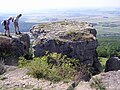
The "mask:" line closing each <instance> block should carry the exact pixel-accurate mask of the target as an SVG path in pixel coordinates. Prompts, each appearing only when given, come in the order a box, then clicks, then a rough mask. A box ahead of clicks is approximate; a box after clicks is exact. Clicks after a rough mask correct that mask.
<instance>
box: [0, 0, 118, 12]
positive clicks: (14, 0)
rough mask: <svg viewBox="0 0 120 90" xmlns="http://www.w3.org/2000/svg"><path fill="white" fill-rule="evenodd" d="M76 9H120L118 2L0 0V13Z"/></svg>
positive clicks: (99, 0) (100, 0)
mask: <svg viewBox="0 0 120 90" xmlns="http://www.w3.org/2000/svg"><path fill="white" fill-rule="evenodd" d="M76 7H85V8H87V7H120V0H0V12H3V11H4V12H26V11H34V10H38V9H59V8H76Z"/></svg>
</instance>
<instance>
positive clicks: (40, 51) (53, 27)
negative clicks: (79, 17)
mask: <svg viewBox="0 0 120 90" xmlns="http://www.w3.org/2000/svg"><path fill="white" fill-rule="evenodd" d="M30 32H31V33H32V34H33V36H34V37H35V38H36V39H35V41H34V42H33V49H34V56H35V57H39V56H42V55H44V54H45V53H46V51H49V52H57V53H62V54H64V55H67V56H68V57H70V58H75V59H79V60H80V62H81V63H83V64H85V65H87V66H89V67H91V69H92V70H93V73H94V74H96V73H99V72H100V71H101V65H100V63H99V62H98V59H97V52H96V48H97V45H98V42H97V39H96V34H97V32H96V30H95V29H94V28H92V27H90V26H89V24H88V23H86V22H76V21H60V22H53V23H48V24H40V25H36V26H33V28H32V29H31V30H30Z"/></svg>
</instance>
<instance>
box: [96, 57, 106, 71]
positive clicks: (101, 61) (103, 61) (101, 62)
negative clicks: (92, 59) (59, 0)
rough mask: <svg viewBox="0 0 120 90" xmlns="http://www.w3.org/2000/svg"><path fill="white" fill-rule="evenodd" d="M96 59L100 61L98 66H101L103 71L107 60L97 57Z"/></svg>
mask: <svg viewBox="0 0 120 90" xmlns="http://www.w3.org/2000/svg"><path fill="white" fill-rule="evenodd" d="M98 59H99V61H100V64H101V65H102V71H104V70H105V65H106V61H107V60H108V58H104V57H99V58H98Z"/></svg>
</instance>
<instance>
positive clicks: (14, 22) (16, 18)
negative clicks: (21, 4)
mask: <svg viewBox="0 0 120 90" xmlns="http://www.w3.org/2000/svg"><path fill="white" fill-rule="evenodd" d="M21 16H22V14H19V15H17V16H16V17H15V18H13V19H12V22H13V24H14V31H15V34H17V35H18V34H21V32H20V30H19V25H18V21H19V18H20V17H21ZM17 30H18V32H17Z"/></svg>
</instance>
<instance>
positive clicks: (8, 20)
mask: <svg viewBox="0 0 120 90" xmlns="http://www.w3.org/2000/svg"><path fill="white" fill-rule="evenodd" d="M10 20H12V17H9V18H8V19H7V20H3V21H2V22H1V24H2V26H3V27H4V33H5V34H4V35H5V36H7V34H6V32H7V31H8V36H9V37H12V36H10V28H9V25H10Z"/></svg>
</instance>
